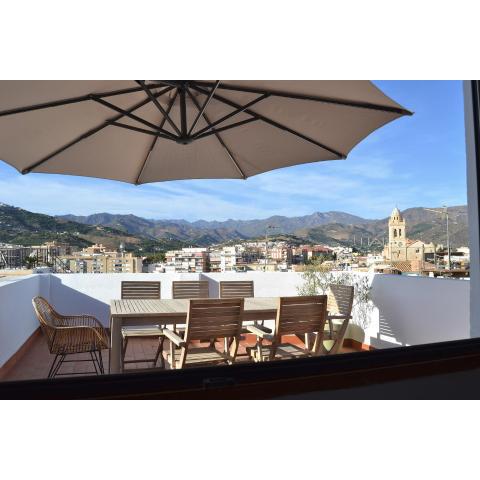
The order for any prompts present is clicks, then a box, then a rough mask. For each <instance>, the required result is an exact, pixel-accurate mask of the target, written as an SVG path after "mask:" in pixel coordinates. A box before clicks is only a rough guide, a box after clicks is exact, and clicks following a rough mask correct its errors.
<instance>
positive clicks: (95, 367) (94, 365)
mask: <svg viewBox="0 0 480 480" xmlns="http://www.w3.org/2000/svg"><path fill="white" fill-rule="evenodd" d="M90 358H91V359H92V363H93V368H94V369H95V375H98V368H97V361H98V360H96V357H95V356H94V355H93V352H90Z"/></svg>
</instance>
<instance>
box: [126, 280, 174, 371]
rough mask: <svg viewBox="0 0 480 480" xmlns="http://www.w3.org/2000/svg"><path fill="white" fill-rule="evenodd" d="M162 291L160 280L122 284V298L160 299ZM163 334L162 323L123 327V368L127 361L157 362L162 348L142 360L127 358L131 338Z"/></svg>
mask: <svg viewBox="0 0 480 480" xmlns="http://www.w3.org/2000/svg"><path fill="white" fill-rule="evenodd" d="M160 292H161V285H160V282H151V281H123V282H122V286H121V298H122V300H124V299H128V300H159V299H160ZM162 335H163V326H162V325H142V326H138V327H122V340H123V342H122V369H123V367H124V366H125V364H126V363H150V362H153V366H154V367H155V365H156V364H157V361H158V358H159V357H160V353H161V348H160V346H159V347H158V348H157V352H156V354H155V357H154V358H146V359H141V360H125V355H126V353H127V346H128V340H129V339H130V338H158V339H159V338H160V337H161V336H162ZM160 362H161V366H162V368H163V367H164V366H165V365H164V361H163V357H160Z"/></svg>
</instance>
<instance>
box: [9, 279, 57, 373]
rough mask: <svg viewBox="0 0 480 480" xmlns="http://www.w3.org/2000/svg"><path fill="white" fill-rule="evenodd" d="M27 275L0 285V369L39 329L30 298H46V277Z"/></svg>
mask: <svg viewBox="0 0 480 480" xmlns="http://www.w3.org/2000/svg"><path fill="white" fill-rule="evenodd" d="M44 277H45V276H44V275H28V276H26V277H19V278H15V279H14V280H11V281H2V282H1V283H0V367H1V366H2V365H3V364H4V363H5V362H7V360H8V359H9V358H10V357H11V356H12V355H14V354H15V352H16V351H17V350H18V349H19V348H20V347H21V346H22V345H23V344H24V343H25V342H26V341H27V340H28V338H29V337H30V336H31V335H32V333H34V332H35V330H36V329H37V328H38V326H39V324H38V320H37V318H36V316H35V314H34V312H33V308H32V299H33V298H34V297H35V296H37V295H43V296H48V290H47V288H48V278H44Z"/></svg>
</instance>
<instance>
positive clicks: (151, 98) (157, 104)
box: [137, 80, 182, 136]
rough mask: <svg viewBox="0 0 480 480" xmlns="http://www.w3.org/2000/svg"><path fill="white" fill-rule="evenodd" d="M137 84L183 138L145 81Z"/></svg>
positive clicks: (138, 81) (139, 81)
mask: <svg viewBox="0 0 480 480" xmlns="http://www.w3.org/2000/svg"><path fill="white" fill-rule="evenodd" d="M137 83H138V84H139V85H140V86H141V87H142V88H143V90H144V91H145V93H146V94H147V95H148V98H150V100H151V101H152V102H153V104H154V105H155V106H156V107H157V108H158V109H159V110H160V112H161V113H162V115H163V116H164V117H165V118H166V119H167V122H168V123H169V124H170V126H171V127H172V128H173V129H174V130H175V132H176V133H177V135H179V136H181V135H182V133H181V132H180V130H179V129H178V128H177V126H176V125H175V123H174V122H173V120H172V119H171V118H170V115H168V113H167V112H166V111H165V109H164V108H163V107H162V106H161V105H160V103H159V102H158V101H157V99H156V98H155V97H154V96H153V95H152V92H151V91H150V90H149V89H148V87H147V85H146V84H145V82H144V81H143V80H137ZM174 87H176V85H175V86H172V85H171V86H170V88H174Z"/></svg>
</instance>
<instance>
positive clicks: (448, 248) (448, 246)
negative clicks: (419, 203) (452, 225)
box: [424, 205, 451, 270]
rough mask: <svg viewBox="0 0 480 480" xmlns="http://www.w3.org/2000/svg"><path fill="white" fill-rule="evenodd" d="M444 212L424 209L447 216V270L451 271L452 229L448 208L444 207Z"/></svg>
mask: <svg viewBox="0 0 480 480" xmlns="http://www.w3.org/2000/svg"><path fill="white" fill-rule="evenodd" d="M442 208H443V210H442V211H438V210H434V209H433V208H424V210H428V211H429V212H434V213H438V214H440V215H445V219H446V224H447V269H448V270H450V268H451V262H450V229H449V224H448V207H447V206H446V205H444V206H443V207H442ZM434 258H435V252H434Z"/></svg>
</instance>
